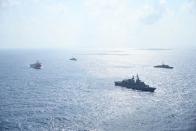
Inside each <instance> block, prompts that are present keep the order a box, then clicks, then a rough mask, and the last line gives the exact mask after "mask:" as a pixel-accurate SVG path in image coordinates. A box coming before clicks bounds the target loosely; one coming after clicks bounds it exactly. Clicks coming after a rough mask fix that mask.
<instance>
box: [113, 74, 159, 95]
mask: <svg viewBox="0 0 196 131" xmlns="http://www.w3.org/2000/svg"><path fill="white" fill-rule="evenodd" d="M136 77H137V78H136V80H135V78H134V76H133V77H132V78H131V79H125V80H122V81H116V82H114V83H115V86H121V87H126V88H128V89H134V90H140V91H148V92H154V90H155V89H156V88H154V87H150V86H149V85H147V84H145V83H144V82H143V81H141V80H140V79H139V76H138V75H137V76H136Z"/></svg>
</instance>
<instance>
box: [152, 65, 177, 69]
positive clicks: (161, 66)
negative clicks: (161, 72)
mask: <svg viewBox="0 0 196 131" xmlns="http://www.w3.org/2000/svg"><path fill="white" fill-rule="evenodd" d="M154 68H166V69H173V68H174V67H171V66H169V65H165V64H162V65H157V66H154Z"/></svg>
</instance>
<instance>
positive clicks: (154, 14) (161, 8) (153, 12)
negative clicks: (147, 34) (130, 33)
mask: <svg viewBox="0 0 196 131" xmlns="http://www.w3.org/2000/svg"><path fill="white" fill-rule="evenodd" d="M167 13H168V8H167V5H166V1H165V0H160V1H159V3H158V4H156V5H146V6H144V7H143V9H142V10H141V13H140V14H141V16H140V20H141V22H143V23H144V24H154V23H156V22H158V21H159V20H160V19H161V18H162V17H163V16H164V15H166V14H167Z"/></svg>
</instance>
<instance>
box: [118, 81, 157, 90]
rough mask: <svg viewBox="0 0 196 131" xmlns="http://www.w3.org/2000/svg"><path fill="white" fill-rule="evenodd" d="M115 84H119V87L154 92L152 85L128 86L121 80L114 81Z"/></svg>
mask: <svg viewBox="0 0 196 131" xmlns="http://www.w3.org/2000/svg"><path fill="white" fill-rule="evenodd" d="M114 83H115V86H120V87H126V88H128V89H133V90H140V91H146V92H154V91H155V89H156V88H153V87H142V88H141V87H138V86H129V85H124V84H122V82H121V81H117V82H114Z"/></svg>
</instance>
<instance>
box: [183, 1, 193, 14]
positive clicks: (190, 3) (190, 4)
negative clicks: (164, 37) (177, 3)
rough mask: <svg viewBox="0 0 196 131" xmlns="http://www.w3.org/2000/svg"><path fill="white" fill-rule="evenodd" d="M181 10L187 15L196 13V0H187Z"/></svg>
mask: <svg viewBox="0 0 196 131" xmlns="http://www.w3.org/2000/svg"><path fill="white" fill-rule="evenodd" d="M182 9H183V10H184V11H186V12H189V13H196V0H188V1H187V2H185V3H184V4H183V6H182Z"/></svg>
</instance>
